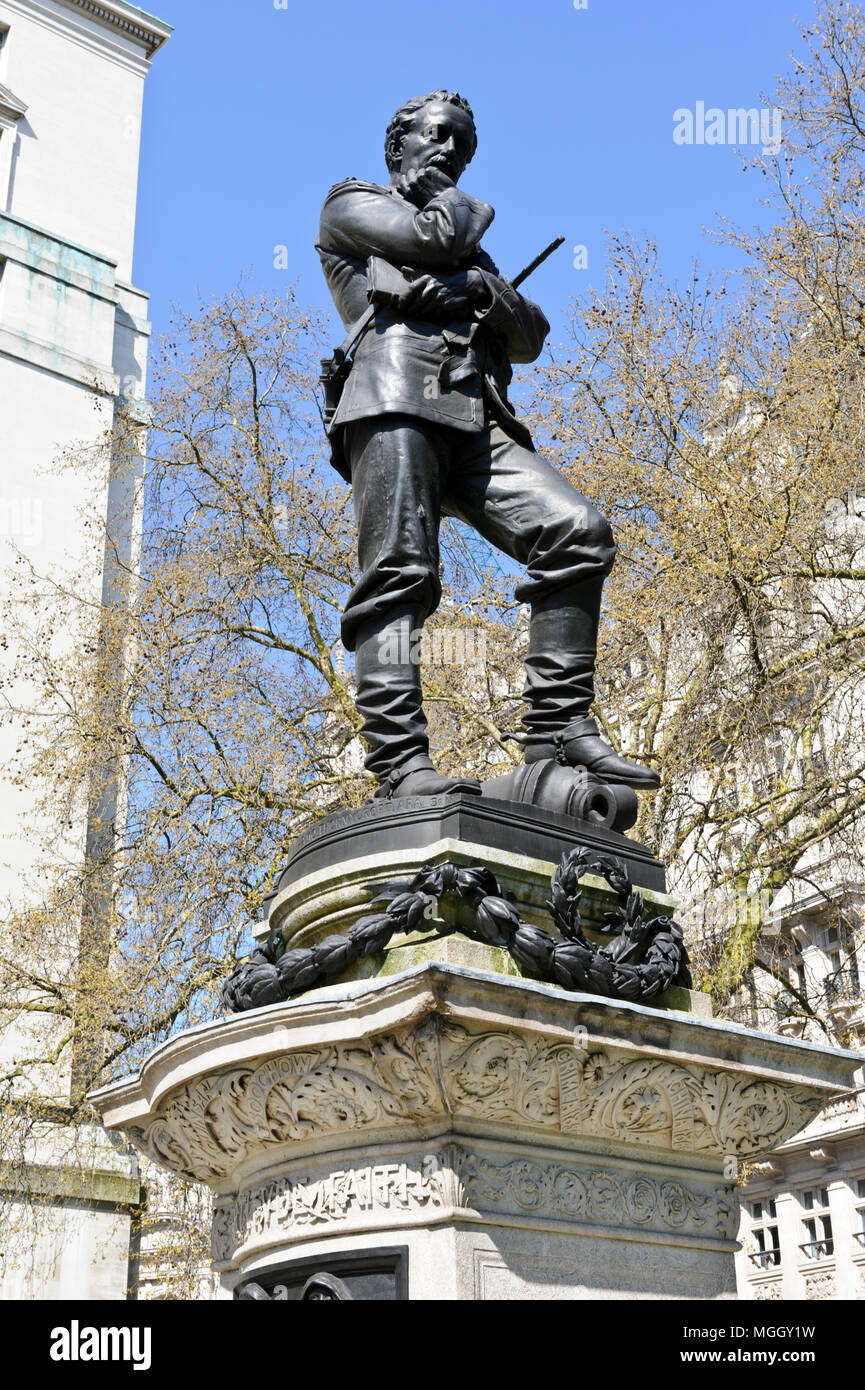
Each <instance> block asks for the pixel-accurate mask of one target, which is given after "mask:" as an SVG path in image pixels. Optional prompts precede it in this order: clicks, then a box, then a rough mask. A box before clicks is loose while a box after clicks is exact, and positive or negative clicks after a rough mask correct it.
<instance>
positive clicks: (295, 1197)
mask: <svg viewBox="0 0 865 1390" xmlns="http://www.w3.org/2000/svg"><path fill="white" fill-rule="evenodd" d="M448 1206H452V1207H455V1208H458V1209H461V1210H467V1211H475V1212H477V1213H478V1214H480V1215H484V1214H490V1213H494V1212H496V1211H498V1212H503V1213H508V1214H510V1215H514V1216H521V1215H527V1214H528V1215H532V1216H534V1217H536V1218H537V1219H554V1220H564V1221H577V1222H580V1223H583V1222H586V1223H593V1222H597V1223H601V1224H603V1225H605V1226H613V1227H621V1226H625V1227H632V1228H636V1229H637V1230H647V1231H648V1230H652V1231H657V1232H662V1233H665V1234H669V1233H670V1232H674V1233H677V1234H682V1235H705V1236H708V1237H711V1238H713V1239H721V1240H731V1239H732V1238H733V1235H734V1234H735V1229H736V1223H737V1220H738V1207H737V1202H736V1195H735V1189H734V1188H733V1187H731V1186H727V1187H717V1186H716V1187H707V1188H706V1189H704V1190H703V1191H697V1190H694V1189H693V1188H692V1187H690V1186H688V1185H686V1184H684V1183H681V1182H679V1181H675V1180H670V1179H664V1178H656V1177H652V1178H650V1177H645V1176H640V1175H639V1174H636V1173H622V1172H606V1171H603V1170H601V1169H596V1168H591V1169H587V1168H579V1169H578V1168H576V1167H569V1166H568V1165H567V1164H564V1163H558V1162H538V1161H535V1160H530V1159H512V1160H510V1161H501V1162H497V1161H493V1160H491V1159H488V1158H485V1157H482V1156H479V1155H478V1154H475V1153H471V1152H469V1151H468V1150H466V1149H464V1148H462V1147H461V1146H459V1145H455V1144H448V1145H446V1146H445V1147H444V1149H443V1150H442V1151H441V1152H440V1153H437V1154H423V1155H418V1156H417V1157H414V1158H409V1159H406V1160H403V1161H401V1162H399V1163H377V1164H366V1165H361V1166H358V1167H347V1168H345V1169H340V1170H338V1171H335V1172H332V1173H328V1174H327V1175H326V1176H324V1177H318V1178H315V1177H311V1176H309V1175H308V1174H303V1175H301V1176H296V1177H288V1176H284V1177H281V1178H277V1179H274V1180H272V1181H270V1182H267V1183H259V1184H257V1185H256V1186H254V1187H251V1188H248V1189H247V1190H246V1191H245V1192H243V1193H241V1195H240V1196H239V1197H238V1198H237V1199H236V1200H235V1201H234V1202H227V1203H224V1204H223V1205H221V1206H219V1207H218V1208H217V1210H216V1212H215V1214H214V1221H213V1257H214V1259H215V1260H216V1261H217V1263H225V1262H227V1261H230V1260H231V1259H232V1257H233V1255H234V1252H235V1251H236V1250H237V1249H239V1248H240V1247H243V1246H246V1245H248V1244H249V1243H250V1242H252V1243H255V1241H256V1240H257V1239H258V1238H260V1237H267V1236H270V1237H272V1236H274V1235H276V1236H279V1237H280V1238H282V1239H289V1240H290V1239H292V1238H293V1237H294V1238H297V1239H303V1238H305V1237H306V1236H308V1235H309V1233H310V1229H311V1228H316V1227H318V1228H321V1227H325V1226H332V1225H334V1224H338V1223H340V1222H351V1223H353V1224H356V1223H357V1222H358V1221H359V1222H360V1224H363V1218H364V1214H367V1213H368V1214H369V1215H370V1216H371V1217H372V1218H373V1220H375V1221H376V1222H379V1221H381V1220H382V1219H383V1218H384V1219H385V1220H386V1219H387V1217H388V1216H395V1217H397V1218H398V1217H399V1215H400V1213H404V1212H411V1211H423V1210H426V1211H428V1212H430V1213H432V1212H433V1211H434V1210H436V1209H441V1208H444V1207H448Z"/></svg>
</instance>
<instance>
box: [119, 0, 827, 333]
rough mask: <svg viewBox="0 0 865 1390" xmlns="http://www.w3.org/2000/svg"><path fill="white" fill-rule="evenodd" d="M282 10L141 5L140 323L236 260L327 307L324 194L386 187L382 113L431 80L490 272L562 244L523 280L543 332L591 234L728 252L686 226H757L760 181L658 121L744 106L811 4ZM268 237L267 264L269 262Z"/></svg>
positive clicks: (715, 259) (336, 3) (218, 283)
mask: <svg viewBox="0 0 865 1390" xmlns="http://www.w3.org/2000/svg"><path fill="white" fill-rule="evenodd" d="M794 4H795V7H794ZM287 6H288V8H284V9H283V8H277V7H276V4H275V3H274V0H160V5H159V6H158V8H159V11H160V13H161V17H162V18H163V19H165V20H167V21H168V22H169V23H170V24H173V25H174V26H175V33H174V35H173V37H172V38H171V40H170V41H169V42H168V44H166V45H165V47H164V48H163V49H162V51H161V52H159V53H158V54H157V55H156V57H155V59H154V61H153V66H152V69H151V72H150V75H149V77H148V79H147V83H146V88H145V108H144V126H143V134H142V149H141V176H140V189H139V211H138V226H137V239H136V258H135V277H134V278H135V283H136V284H138V285H140V286H141V287H142V288H143V289H146V290H149V292H150V294H151V296H152V299H151V317H152V319H153V323H154V328H155V330H156V331H157V332H161V331H164V330H165V329H166V327H167V324H168V316H169V312H170V306H171V303H172V302H176V303H178V304H180V305H181V306H182V307H184V308H186V309H191V308H193V307H194V304H195V302H196V291H197V290H200V292H201V293H202V294H203V295H204V296H205V297H210V296H212V295H218V294H221V293H224V292H226V291H228V290H230V289H232V288H233V287H234V286H235V285H236V284H237V282H238V279H239V277H240V276H241V275H242V274H244V273H247V274H248V275H249V276H250V278H251V281H252V283H253V284H254V285H255V286H266V285H270V286H272V287H273V288H274V289H276V290H281V289H285V288H286V286H287V284H288V283H289V282H292V281H294V280H298V281H299V292H300V296H301V298H302V299H303V300H304V301H305V302H308V303H311V304H318V305H322V306H326V305H328V304H329V301H328V296H327V292H326V289H325V286H324V282H323V279H322V277H321V273H320V270H319V267H318V259H317V257H316V255H315V252H314V249H313V242H314V240H315V234H316V228H317V223H318V213H319V209H320V206H321V202H322V199H323V197H324V194H325V193H326V191H327V189H328V188H329V187H330V185H331V184H333V183H335V182H336V181H337V180H338V179H341V178H344V177H346V176H348V175H355V176H357V177H360V178H368V179H372V180H376V181H380V182H386V178H387V176H386V170H385V166H384V159H383V154H382V144H383V136H384V130H385V127H386V125H387V122H388V120H389V119H390V116H391V114H392V113H393V110H394V109H395V107H396V106H398V105H399V104H400V103H401V102H402V101H404V100H405V99H406V98H407V97H409V96H413V95H415V94H417V93H422V92H426V91H429V90H431V89H433V88H435V87H439V86H445V87H450V88H452V89H456V90H458V91H460V92H462V93H463V94H464V95H465V96H467V97H468V99H469V101H470V102H471V104H472V106H473V108H474V112H475V117H476V120H477V124H478V132H479V142H480V143H479V149H478V153H477V155H476V157H475V160H474V161H473V163H472V164H471V165H470V166H469V169H468V170H467V172H466V175H465V177H464V179H463V184H464V186H465V187H466V188H467V189H468V190H469V191H470V192H471V193H474V194H475V195H477V196H478V197H481V198H483V199H485V200H486V201H487V202H491V203H492V204H493V205H494V207H495V208H496V212H497V216H496V220H495V222H494V223H493V226H492V228H491V229H490V231H489V233H488V234H487V236H486V238H485V240H484V245H485V246H486V247H487V249H488V250H489V251H490V253H491V254H492V255H493V256H494V258H495V259H496V260H497V261H498V263H499V264H500V265H501V267H502V269H503V270H505V271H506V272H507V273H509V274H515V273H516V271H517V270H518V269H520V268H521V266H522V265H524V264H525V262H526V261H528V260H530V259H531V257H532V256H533V255H534V254H535V253H536V251H538V250H539V249H540V248H541V247H542V246H543V245H545V244H546V243H547V242H548V241H549V240H551V239H552V237H554V236H556V235H558V234H559V233H563V234H564V235H565V237H566V245H565V246H564V247H562V248H561V249H560V250H559V251H558V252H556V254H555V256H554V257H553V258H552V260H551V261H549V262H547V264H546V266H544V267H543V268H542V269H541V270H540V271H539V272H538V273H537V274H536V275H535V276H534V277H533V278H532V280H531V282H530V292H531V295H532V297H533V298H535V299H537V300H538V302H539V303H540V304H541V305H542V307H543V308H544V310H545V312H546V314H547V317H548V318H549V319H550V322H551V324H552V325H553V333H552V338H553V339H554V340H555V339H557V338H558V337H560V336H561V332H560V330H561V324H562V321H563V314H564V311H565V308H566V306H567V302H568V299H569V298H570V296H571V295H573V294H574V293H576V292H578V291H581V290H583V289H585V288H586V286H587V284H588V283H590V282H594V283H599V282H600V281H601V279H602V276H603V263H604V233H605V230H610V231H613V232H617V233H619V232H622V231H623V230H626V229H629V230H631V231H633V232H635V233H647V234H649V235H650V236H652V237H654V238H655V239H656V240H657V242H658V245H659V249H660V255H661V263H662V265H663V268H664V269H665V270H666V272H667V273H668V274H669V275H670V276H672V277H676V276H684V275H685V274H686V272H687V270H688V268H689V266H690V263H691V261H692V259H693V258H694V257H695V256H697V257H698V258H699V259H700V260H701V261H702V262H704V263H705V264H707V265H711V266H715V267H718V266H721V265H723V264H725V263H729V262H730V252H729V251H728V250H726V249H721V248H718V247H717V246H715V245H713V244H712V243H711V242H710V241H709V240H708V239H707V237H706V235H705V231H704V229H705V228H706V227H711V226H712V225H713V224H714V223H715V220H716V215H717V214H718V213H724V214H726V215H727V216H728V217H730V218H732V219H733V220H734V221H737V222H741V223H744V224H746V225H751V224H752V223H754V222H755V221H758V220H760V218H761V217H763V216H764V215H765V214H764V212H763V210H762V209H761V207H760V204H759V198H760V196H761V194H762V191H763V190H762V188H761V186H760V185H761V184H762V182H763V181H762V180H761V179H760V178H759V175H757V174H754V173H748V174H746V173H744V172H743V171H742V167H741V162H740V160H739V158H738V156H737V154H736V152H735V148H734V147H730V146H727V145H709V144H703V145H697V144H693V145H682V144H676V143H675V142H674V140H673V129H674V121H673V113H674V111H676V110H677V109H679V108H691V109H694V108H695V107H696V104H697V102H699V101H702V102H704V103H705V106H706V107H707V108H709V107H720V108H722V109H724V110H726V109H728V108H730V107H750V106H754V105H758V106H759V105H760V104H761V103H760V101H759V98H760V94H761V92H762V93H766V92H769V93H771V90H772V88H773V86H774V79H775V75H776V74H778V73H780V72H783V71H785V70H786V69H787V67H788V55H789V53H790V52H791V50H792V49H793V48H794V47H799V46H800V44H801V41H800V40H799V39H798V30H797V27H796V24H795V22H794V16H796V15H798V17H799V18H801V19H803V20H808V19H809V18H810V17H811V16H812V14H813V8H812V5H811V4H810V3H808V0H805V2H804V3H797V4H796V3H795V0H726V3H725V4H724V6H723V7H721V8H719V7H717V6H708V5H707V6H703V5H700V4H699V3H698V0H660V3H654V4H651V3H647V0H588V3H587V8H585V9H576V8H575V7H574V0H535V3H533V4H527V3H518V0H437V3H435V4H433V5H429V4H420V3H417V0H371V2H369V3H365V4H362V3H351V0H287ZM281 245H284V246H286V247H287V248H288V255H287V260H288V265H289V269H288V270H279V269H276V268H275V267H274V247H276V246H281ZM577 245H585V246H586V247H587V248H588V268H587V269H585V270H578V269H575V268H574V264H573V260H574V257H573V251H572V248H573V247H574V246H577ZM528 288H529V287H527V289H528ZM336 331H337V330H336V327H334V332H335V333H336ZM339 336H341V334H339Z"/></svg>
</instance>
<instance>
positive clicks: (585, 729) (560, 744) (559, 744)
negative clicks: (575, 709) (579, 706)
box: [553, 715, 600, 767]
mask: <svg viewBox="0 0 865 1390" xmlns="http://www.w3.org/2000/svg"><path fill="white" fill-rule="evenodd" d="M599 736H600V730H599V728H598V726H597V724H596V723H595V721H594V719H591V718H589V716H588V715H585V716H584V717H583V718H582V719H574V720H573V721H572V722H571V723H570V724H568V726H567V728H565V729H561V730H560V731H559V732H558V733H557V734H556V735H554V738H553V742H554V744H555V746H556V762H557V763H562V764H563V765H564V766H565V767H569V766H570V762H569V759H568V756H567V752H566V750H567V746H568V744H569V743H573V742H574V741H575V740H576V739H578V738H598V737H599Z"/></svg>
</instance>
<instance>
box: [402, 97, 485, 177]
mask: <svg viewBox="0 0 865 1390" xmlns="http://www.w3.org/2000/svg"><path fill="white" fill-rule="evenodd" d="M474 134H475V131H474V125H473V124H472V119H471V117H470V116H469V115H467V114H466V112H465V111H463V110H462V108H461V107H459V106H452V105H451V103H450V102H448V101H434V102H430V104H429V105H428V106H422V107H421V108H420V110H419V111H416V112H415V114H414V116H413V117H412V122H411V125H410V126H409V128H408V130H407V131H406V134H405V137H404V139H403V144H402V154H401V160H400V173H401V174H409V173H412V172H413V171H414V170H416V169H425V168H437V169H441V171H442V173H444V174H447V176H448V178H449V179H452V180H453V182H454V183H459V180H460V178H461V177H462V174H463V172H464V170H465V167H466V165H467V164H468V162H469V159H470V158H471V153H472V146H473V144H474Z"/></svg>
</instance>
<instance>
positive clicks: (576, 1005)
mask: <svg viewBox="0 0 865 1390" xmlns="http://www.w3.org/2000/svg"><path fill="white" fill-rule="evenodd" d="M859 1060H860V1059H859V1058H858V1057H857V1055H856V1054H854V1053H847V1052H840V1051H836V1050H831V1049H825V1048H817V1047H814V1046H811V1045H809V1044H807V1043H801V1042H790V1041H787V1040H784V1039H780V1038H775V1037H769V1036H766V1035H765V1034H759V1033H754V1032H751V1031H749V1030H748V1029H744V1028H740V1027H738V1026H736V1025H733V1024H727V1023H718V1022H714V1021H712V1020H710V1019H698V1018H694V1017H691V1016H687V1015H684V1014H681V1013H675V1012H659V1011H656V1010H653V1009H651V1008H647V1007H643V1006H640V1005H635V1004H626V1003H614V1002H610V1001H606V1000H601V999H598V998H594V997H590V996H587V995H582V994H572V993H566V992H565V991H563V990H560V989H557V988H556V987H554V986H549V985H544V984H538V983H534V982H531V981H528V980H523V979H516V978H507V977H503V976H496V975H492V974H487V973H484V972H481V971H476V970H471V969H467V968H465V967H457V966H453V965H447V964H442V963H425V964H421V965H419V966H416V967H414V968H412V969H410V970H407V971H405V972H404V973H402V974H399V975H395V976H391V977H382V978H379V979H377V980H373V981H369V980H363V981H353V982H350V983H348V984H341V985H336V986H330V987H327V988H323V989H319V990H316V991H314V992H312V993H311V994H309V995H306V996H304V997H302V998H299V999H295V1000H293V1001H290V1002H288V1003H285V1004H278V1005H273V1006H271V1007H268V1008H263V1009H257V1010H253V1011H250V1012H248V1013H244V1014H241V1015H238V1016H236V1017H234V1018H230V1019H224V1020H220V1021H217V1022H215V1023H212V1024H207V1025H203V1026H201V1027H198V1028H195V1029H191V1030H190V1031H189V1032H187V1033H183V1034H181V1035H179V1036H178V1037H177V1038H174V1039H172V1040H171V1041H169V1042H168V1043H165V1044H164V1045H163V1046H162V1047H160V1048H159V1049H158V1050H157V1051H156V1052H154V1053H153V1055H152V1056H151V1057H150V1058H149V1059H148V1061H147V1062H146V1063H145V1065H144V1066H143V1068H142V1070H141V1072H140V1074H139V1075H138V1076H136V1077H134V1078H131V1079H129V1080H126V1081H122V1082H118V1083H116V1084H115V1085H113V1086H110V1087H108V1088H105V1089H104V1090H102V1091H99V1092H97V1093H95V1094H94V1096H93V1097H92V1100H93V1101H94V1104H95V1105H96V1107H97V1109H98V1111H99V1113H100V1115H101V1117H102V1120H103V1122H104V1124H106V1125H107V1126H108V1128H109V1129H115V1130H120V1131H122V1132H123V1133H125V1134H126V1135H127V1136H128V1137H129V1139H130V1140H131V1141H132V1143H133V1144H134V1145H135V1146H136V1147H137V1148H138V1149H139V1150H141V1151H142V1152H143V1153H146V1154H147V1155H148V1156H149V1157H150V1158H152V1159H155V1160H156V1161H157V1162H158V1163H161V1164H163V1165H164V1166H165V1167H167V1168H169V1169H171V1170H173V1171H174V1172H177V1173H181V1174H183V1175H185V1176H187V1177H189V1178H194V1179H196V1180H198V1181H201V1182H205V1183H207V1184H208V1185H209V1186H210V1187H211V1188H212V1190H213V1192H214V1194H215V1198H216V1212H215V1218H214V1227H213V1251H214V1259H215V1261H216V1266H217V1268H218V1269H219V1270H220V1271H221V1274H222V1282H223V1289H224V1292H225V1294H226V1296H231V1294H232V1292H234V1293H237V1292H238V1291H239V1290H242V1289H243V1288H245V1287H246V1286H248V1285H249V1284H250V1281H255V1283H256V1284H258V1285H259V1286H260V1287H261V1289H263V1290H264V1291H265V1292H269V1293H271V1294H272V1293H273V1290H274V1289H276V1290H277V1292H276V1296H277V1297H287V1298H295V1297H298V1296H299V1294H298V1292H297V1290H298V1289H299V1288H300V1287H301V1285H302V1283H303V1280H304V1279H305V1278H306V1277H307V1275H308V1274H310V1273H312V1272H315V1271H317V1270H319V1269H323V1270H326V1271H327V1270H329V1271H331V1272H332V1273H333V1274H335V1275H337V1276H339V1277H343V1276H344V1279H343V1284H342V1285H341V1286H340V1287H344V1288H349V1289H353V1290H354V1293H355V1296H358V1297H399V1296H407V1297H409V1298H413V1299H457V1298H459V1299H487V1298H490V1299H496V1298H520V1299H522V1298H542V1299H548V1298H564V1299H568V1298H593V1297H604V1298H633V1297H644V1298H665V1297H668V1298H677V1299H681V1298H723V1297H735V1277H734V1270H733V1253H734V1251H735V1249H736V1245H735V1240H734V1235H735V1230H736V1225H737V1218H738V1203H737V1193H736V1188H735V1185H734V1182H733V1181H731V1179H730V1177H729V1173H730V1171H731V1165H730V1159H731V1158H734V1157H737V1158H744V1157H748V1156H750V1155H755V1154H760V1153H765V1152H768V1151H769V1150H771V1149H773V1148H775V1147H776V1146H777V1145H778V1144H779V1143H782V1142H783V1141H784V1140H785V1139H788V1138H790V1137H791V1136H792V1135H794V1134H795V1133H797V1132H798V1131H799V1130H800V1129H802V1128H803V1127H804V1126H805V1125H806V1124H807V1123H808V1121H809V1120H810V1119H811V1118H812V1117H813V1116H814V1115H815V1114H816V1113H817V1111H818V1110H819V1109H820V1108H821V1107H822V1106H823V1105H824V1104H826V1103H827V1102H828V1101H830V1100H832V1099H833V1098H834V1097H836V1096H838V1095H839V1094H840V1093H841V1092H843V1091H844V1090H845V1089H847V1088H848V1087H849V1086H850V1084H851V1081H852V1077H853V1073H854V1072H855V1069H856V1067H857V1065H858V1062H859ZM353 1281H354V1282H353ZM337 1282H338V1281H337Z"/></svg>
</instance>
